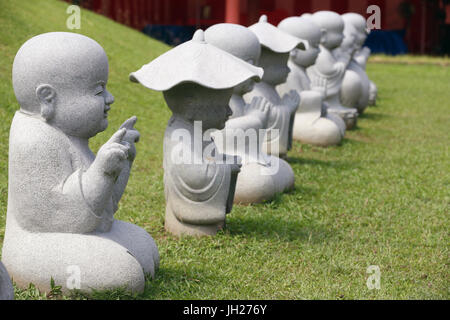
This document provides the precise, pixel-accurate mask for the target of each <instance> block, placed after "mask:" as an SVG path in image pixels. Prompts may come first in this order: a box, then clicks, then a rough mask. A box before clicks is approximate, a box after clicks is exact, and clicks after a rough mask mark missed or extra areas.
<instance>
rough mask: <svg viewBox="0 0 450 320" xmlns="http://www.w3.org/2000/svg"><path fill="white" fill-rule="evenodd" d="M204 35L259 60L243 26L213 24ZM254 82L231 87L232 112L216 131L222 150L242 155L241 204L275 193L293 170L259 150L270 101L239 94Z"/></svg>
mask: <svg viewBox="0 0 450 320" xmlns="http://www.w3.org/2000/svg"><path fill="white" fill-rule="evenodd" d="M205 39H206V41H207V42H208V43H209V44H212V45H214V46H216V47H218V48H220V49H222V50H224V51H227V52H228V53H230V54H232V55H234V56H235V57H237V58H240V59H242V60H243V61H246V62H248V63H250V64H252V65H255V64H257V63H258V61H259V57H260V54H261V45H260V43H259V40H258V38H257V37H256V36H255V34H254V33H253V32H251V31H250V30H249V29H248V28H246V27H243V26H240V25H237V24H230V23H221V24H216V25H214V26H212V27H210V28H208V29H207V30H206V31H205ZM253 86H254V82H253V80H251V79H249V80H248V81H246V82H244V83H242V84H241V85H238V86H236V87H235V88H234V90H233V95H232V96H231V100H230V108H231V110H232V111H233V114H232V115H231V117H230V119H229V120H228V121H227V122H226V123H225V129H223V130H221V131H218V132H217V133H216V134H215V143H216V145H217V147H218V148H219V150H220V151H221V152H223V153H226V154H233V155H238V156H240V157H241V159H242V167H241V171H240V173H239V175H238V179H237V184H236V192H235V197H234V202H235V203H243V204H247V203H255V202H262V201H264V200H269V199H272V198H273V197H274V196H275V194H276V193H278V192H283V191H284V190H287V189H290V188H292V187H293V185H294V172H293V171H292V168H291V167H290V166H289V164H288V163H287V162H286V161H284V160H282V159H279V158H278V157H275V156H270V155H267V154H265V153H264V152H263V150H262V143H263V142H264V139H265V131H266V128H267V122H268V117H269V113H270V109H271V103H270V102H269V101H268V100H266V99H265V98H262V97H254V98H253V99H252V100H251V102H250V103H248V104H247V103H245V101H244V99H243V97H242V96H243V95H244V94H245V93H247V92H250V91H251V90H252V89H253ZM219 142H222V143H219Z"/></svg>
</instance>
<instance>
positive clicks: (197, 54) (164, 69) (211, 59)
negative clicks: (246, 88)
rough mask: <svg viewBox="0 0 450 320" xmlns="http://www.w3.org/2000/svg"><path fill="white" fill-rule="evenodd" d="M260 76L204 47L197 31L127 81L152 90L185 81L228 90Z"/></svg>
mask: <svg viewBox="0 0 450 320" xmlns="http://www.w3.org/2000/svg"><path fill="white" fill-rule="evenodd" d="M262 75H263V69H262V68H258V67H255V66H253V65H251V64H249V63H247V62H245V61H242V60H241V59H239V58H236V57H235V56H233V55H231V54H229V53H227V52H225V51H223V50H221V49H219V48H217V47H215V46H213V45H211V44H208V43H207V42H206V41H205V37H204V33H203V30H197V31H196V32H195V34H194V36H193V37H192V40H190V41H187V42H185V43H183V44H180V45H179V46H177V47H175V48H173V49H171V50H169V51H167V52H166V53H164V54H162V55H161V56H159V57H158V58H156V59H155V60H153V61H151V62H150V63H148V64H146V65H144V66H142V67H141V68H140V69H139V70H138V71H135V72H132V73H131V74H130V80H131V81H133V82H139V83H140V84H142V85H143V86H145V87H147V88H149V89H152V90H156V91H167V90H169V89H171V88H173V87H175V86H176V85H178V84H181V83H186V82H192V83H196V84H199V85H201V86H203V87H207V88H211V89H229V88H233V87H235V86H237V85H239V84H241V83H243V82H244V81H247V80H248V79H254V80H256V81H259V80H261V78H262Z"/></svg>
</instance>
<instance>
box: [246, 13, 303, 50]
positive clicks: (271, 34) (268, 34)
mask: <svg viewBox="0 0 450 320" xmlns="http://www.w3.org/2000/svg"><path fill="white" fill-rule="evenodd" d="M248 28H249V29H250V30H251V31H252V32H253V33H254V34H256V36H257V37H258V40H259V42H260V43H261V45H262V46H264V47H266V48H268V49H270V50H272V51H274V52H277V53H287V52H290V51H292V50H293V49H295V48H298V49H302V50H305V49H306V48H308V41H306V40H303V39H300V38H297V37H294V36H291V35H290V34H288V33H286V32H284V31H281V30H280V29H278V28H277V27H275V26H274V25H272V24H270V23H268V22H267V16H266V15H262V16H261V18H259V21H258V22H257V23H255V24H253V25H251V26H250V27H248Z"/></svg>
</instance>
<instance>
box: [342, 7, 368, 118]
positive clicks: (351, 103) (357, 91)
mask: <svg viewBox="0 0 450 320" xmlns="http://www.w3.org/2000/svg"><path fill="white" fill-rule="evenodd" d="M348 17H349V16H348V15H345V14H344V15H342V18H343V20H344V40H343V41H342V45H341V46H340V47H338V48H336V49H335V50H334V54H335V56H336V57H339V56H340V55H350V56H351V59H350V62H349V63H348V65H347V70H345V74H344V79H343V80H342V86H341V91H340V97H341V102H342V105H344V106H346V107H349V108H356V109H357V110H358V114H362V113H363V112H364V110H365V109H366V108H367V106H368V103H369V90H370V81H369V78H368V77H367V74H366V71H365V70H364V69H363V68H362V67H361V66H360V65H359V63H358V62H357V61H356V60H355V59H354V54H355V51H356V50H357V49H358V48H360V47H361V46H362V44H363V43H364V40H365V39H366V29H365V28H363V29H362V30H357V29H356V28H355V26H354V25H353V23H351V21H350V19H349V18H348ZM350 17H351V16H350ZM361 18H362V17H361ZM364 22H365V21H364V18H363V23H364Z"/></svg>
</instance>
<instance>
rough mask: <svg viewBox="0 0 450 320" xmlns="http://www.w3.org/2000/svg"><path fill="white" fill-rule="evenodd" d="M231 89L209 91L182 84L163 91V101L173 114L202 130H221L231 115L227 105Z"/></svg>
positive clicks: (191, 84) (200, 87) (231, 112)
mask: <svg viewBox="0 0 450 320" xmlns="http://www.w3.org/2000/svg"><path fill="white" fill-rule="evenodd" d="M233 89H234V88H230V89H210V88H206V87H203V86H201V85H199V84H195V83H183V84H179V85H177V86H175V87H174V88H172V89H170V90H168V91H164V92H163V93H164V99H165V100H166V102H167V104H168V106H169V108H170V109H171V110H172V112H173V113H174V114H177V115H178V116H180V117H182V118H183V119H185V120H187V121H189V122H191V123H194V121H201V122H202V129H203V130H204V131H205V130H208V129H219V130H221V129H223V128H225V122H226V121H227V120H228V119H229V118H230V116H231V115H232V114H233V111H232V110H231V108H230V106H229V103H230V99H231V95H232V94H233Z"/></svg>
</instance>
